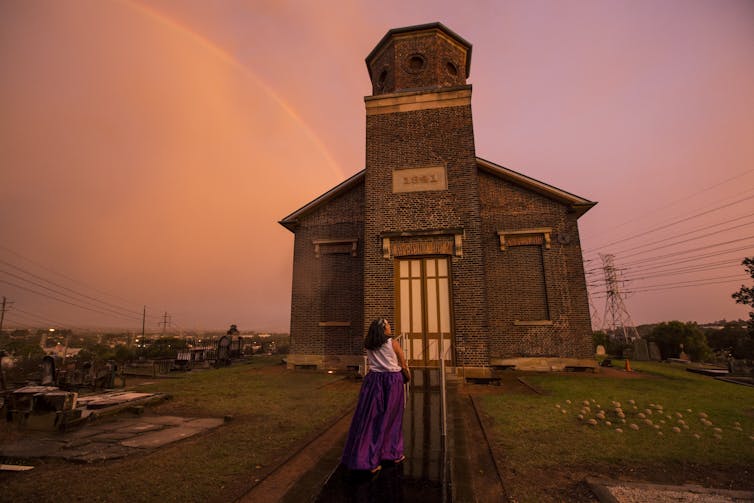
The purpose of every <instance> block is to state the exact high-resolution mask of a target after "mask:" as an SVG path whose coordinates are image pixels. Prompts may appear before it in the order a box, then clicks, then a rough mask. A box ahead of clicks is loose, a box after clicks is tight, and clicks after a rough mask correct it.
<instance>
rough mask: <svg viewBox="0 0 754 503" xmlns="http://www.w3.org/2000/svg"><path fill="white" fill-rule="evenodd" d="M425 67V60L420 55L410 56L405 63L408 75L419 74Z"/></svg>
mask: <svg viewBox="0 0 754 503" xmlns="http://www.w3.org/2000/svg"><path fill="white" fill-rule="evenodd" d="M426 66H427V60H426V59H424V56H422V55H421V54H412V55H411V56H409V57H408V60H407V61H406V71H408V72H409V73H419V72H421V71H422V70H424V67H426Z"/></svg>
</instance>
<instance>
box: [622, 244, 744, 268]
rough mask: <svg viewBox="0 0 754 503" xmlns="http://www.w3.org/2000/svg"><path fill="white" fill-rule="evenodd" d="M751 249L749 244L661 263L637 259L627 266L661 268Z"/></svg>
mask: <svg viewBox="0 0 754 503" xmlns="http://www.w3.org/2000/svg"><path fill="white" fill-rule="evenodd" d="M750 250H751V246H750V245H747V246H741V247H737V248H729V249H727V250H721V251H716V252H711V253H704V254H701V255H694V256H692V257H686V258H682V259H678V260H672V261H667V259H666V260H662V261H661V262H659V263H652V262H653V261H652V260H649V259H647V260H641V261H637V262H631V263H629V264H627V266H628V268H629V269H631V270H640V271H646V270H652V269H656V268H659V267H667V266H669V265H675V264H683V263H686V262H694V261H695V260H698V259H703V258H710V257H716V258H719V257H722V256H723V255H725V254H727V253H735V252H740V251H750ZM737 257H739V258H738V260H740V255H737ZM650 258H652V257H650ZM654 258H656V257H654ZM658 260H660V259H658ZM639 262H642V263H643V264H640V263H639ZM644 262H649V263H644Z"/></svg>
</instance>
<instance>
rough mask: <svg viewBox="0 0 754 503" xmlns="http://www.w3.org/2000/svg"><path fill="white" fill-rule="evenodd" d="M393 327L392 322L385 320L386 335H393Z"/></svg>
mask: <svg viewBox="0 0 754 503" xmlns="http://www.w3.org/2000/svg"><path fill="white" fill-rule="evenodd" d="M392 334H393V329H392V328H390V322H389V321H387V320H385V335H392Z"/></svg>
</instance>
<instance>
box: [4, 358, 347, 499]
mask: <svg viewBox="0 0 754 503" xmlns="http://www.w3.org/2000/svg"><path fill="white" fill-rule="evenodd" d="M279 361H280V359H279V358H274V357H270V358H265V357H255V358H254V360H253V361H252V362H253V363H251V364H237V365H234V366H232V367H228V368H224V369H218V370H203V371H194V372H187V373H185V374H180V377H179V378H177V379H166V380H156V381H154V383H153V384H149V385H142V386H139V387H138V388H137V390H138V391H160V392H166V393H169V394H171V395H172V396H173V399H172V400H169V401H167V402H165V403H163V404H161V405H158V406H155V407H151V408H150V410H149V412H148V413H149V414H158V415H179V416H185V417H224V416H226V415H230V416H233V418H232V420H231V421H230V422H228V423H226V424H224V425H223V426H221V427H219V428H217V429H215V430H212V431H210V432H209V433H207V434H205V435H201V436H198V437H195V438H189V439H186V440H184V441H180V442H176V443H174V444H169V445H167V446H165V447H163V448H160V449H157V450H155V451H152V452H149V453H147V454H145V455H141V456H139V455H136V456H131V457H128V458H125V459H122V460H112V461H107V462H104V463H96V464H91V465H77V464H72V463H67V462H64V461H55V460H49V461H39V462H34V463H33V464H34V465H35V466H36V468H35V469H34V470H31V471H29V472H23V473H12V474H9V473H1V474H0V486H1V487H2V490H0V501H34V502H41V501H108V502H109V501H128V502H137V501H223V502H224V501H233V500H234V499H235V498H237V497H238V496H240V495H241V494H243V492H245V490H247V489H249V488H250V487H251V485H252V484H253V483H254V481H255V480H258V479H259V478H260V477H262V476H264V475H265V474H266V473H267V472H268V471H269V470H270V469H271V468H272V466H273V465H274V464H275V463H276V462H277V461H279V460H280V459H282V458H284V457H286V456H287V455H288V454H289V453H290V452H291V451H293V450H295V449H296V448H297V447H298V446H300V445H301V444H302V442H304V441H305V440H307V439H308V438H311V436H312V435H313V434H314V433H315V432H317V431H318V430H321V429H322V428H323V427H324V426H326V425H327V424H329V423H331V422H332V421H333V420H334V419H336V418H338V417H340V416H341V415H342V414H343V413H344V412H346V411H347V410H348V409H349V408H350V407H352V406H353V405H354V404H355V400H356V396H357V394H358V390H359V384H358V383H355V382H349V381H346V380H343V379H342V376H337V375H328V374H325V373H314V372H293V371H286V370H285V369H283V368H282V366H281V365H279V364H278V362H279Z"/></svg>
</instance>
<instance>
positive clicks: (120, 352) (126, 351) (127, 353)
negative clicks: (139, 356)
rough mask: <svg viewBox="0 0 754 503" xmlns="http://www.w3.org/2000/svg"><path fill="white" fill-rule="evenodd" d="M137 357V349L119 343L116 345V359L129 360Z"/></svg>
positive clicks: (119, 360)
mask: <svg viewBox="0 0 754 503" xmlns="http://www.w3.org/2000/svg"><path fill="white" fill-rule="evenodd" d="M135 359H136V351H134V350H133V349H132V348H129V347H128V346H124V345H122V344H121V345H118V346H115V361H118V362H121V363H123V362H128V361H131V360H135Z"/></svg>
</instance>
